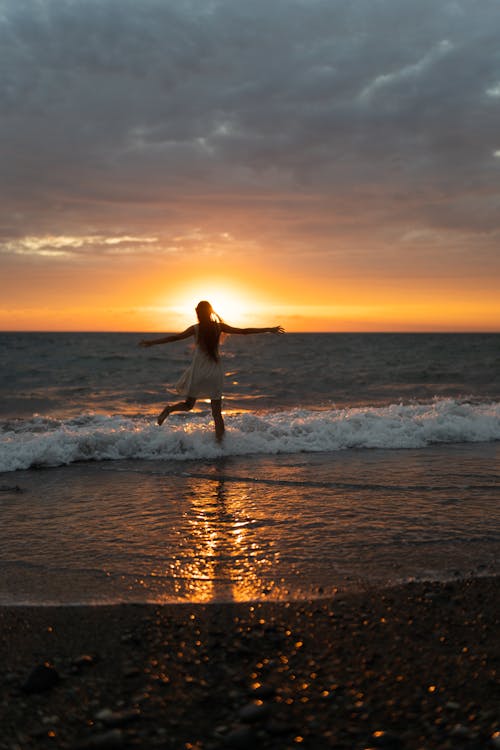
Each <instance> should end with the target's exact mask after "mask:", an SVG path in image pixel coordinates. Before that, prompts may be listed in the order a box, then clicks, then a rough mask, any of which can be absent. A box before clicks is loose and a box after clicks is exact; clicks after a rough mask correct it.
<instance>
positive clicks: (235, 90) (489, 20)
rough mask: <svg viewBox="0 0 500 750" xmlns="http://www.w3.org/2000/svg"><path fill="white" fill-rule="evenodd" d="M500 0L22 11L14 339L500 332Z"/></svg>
mask: <svg viewBox="0 0 500 750" xmlns="http://www.w3.org/2000/svg"><path fill="white" fill-rule="evenodd" d="M499 19H500V2H499V0H479V2H478V0H454V1H451V0H450V1H447V0H442V1H441V0H418V1H417V0H251V1H250V0H0V58H1V66H0V86H1V99H0V101H1V107H0V123H1V141H0V143H1V146H0V148H1V155H2V158H1V178H0V180H1V182H0V185H1V188H0V189H1V204H0V205H1V208H0V211H1V218H0V271H1V275H0V285H1V297H0V329H3V330H134V331H139V330H141V331H149V330H150V331H161V330H167V331H170V330H177V329H179V328H180V327H185V326H186V325H188V324H189V323H191V322H192V320H193V315H194V313H193V311H192V308H193V307H194V305H195V304H196V302H197V301H198V300H199V299H200V298H206V299H209V300H210V301H211V302H212V303H213V305H214V307H215V308H216V309H218V310H219V312H220V314H221V315H222V316H223V317H224V318H225V319H227V320H228V322H230V323H233V324H236V325H245V324H246V325H249V324H255V325H266V324H267V325H274V324H277V323H280V324H282V325H284V326H285V327H286V328H287V330H290V331H300V330H303V331H337V330H339V331H345V330H350V331H406V330H417V331H428V330H439V331H449V330H450V331H469V330H477V331H499V330H500V293H499V292H500V284H499V278H500V274H499V271H500V44H499V37H498V28H499Z"/></svg>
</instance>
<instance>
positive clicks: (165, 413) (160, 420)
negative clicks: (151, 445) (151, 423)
mask: <svg viewBox="0 0 500 750" xmlns="http://www.w3.org/2000/svg"><path fill="white" fill-rule="evenodd" d="M169 414H170V406H166V407H165V408H164V409H163V411H162V413H161V414H160V416H159V417H158V419H157V420H156V422H157V424H158V425H159V426H160V427H161V425H162V424H163V422H164V421H165V420H166V418H167V417H168V415H169Z"/></svg>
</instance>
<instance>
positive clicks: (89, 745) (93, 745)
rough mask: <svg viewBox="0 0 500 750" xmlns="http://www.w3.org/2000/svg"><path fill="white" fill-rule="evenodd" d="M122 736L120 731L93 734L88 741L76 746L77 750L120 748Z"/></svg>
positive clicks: (122, 740)
mask: <svg viewBox="0 0 500 750" xmlns="http://www.w3.org/2000/svg"><path fill="white" fill-rule="evenodd" d="M123 742H124V734H123V732H122V730H121V729H111V730H110V731H109V732H102V733H101V734H95V735H94V736H93V737H90V739H88V740H86V741H85V742H82V743H81V744H80V745H78V748H79V750H100V749H101V748H102V750H107V748H118V747H122V746H123Z"/></svg>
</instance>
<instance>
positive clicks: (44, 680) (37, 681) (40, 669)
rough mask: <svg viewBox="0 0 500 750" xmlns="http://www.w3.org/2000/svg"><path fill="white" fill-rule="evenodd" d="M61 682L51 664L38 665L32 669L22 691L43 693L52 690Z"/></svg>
mask: <svg viewBox="0 0 500 750" xmlns="http://www.w3.org/2000/svg"><path fill="white" fill-rule="evenodd" d="M60 680H61V678H60V676H59V673H58V672H57V670H56V669H55V667H53V666H51V665H50V664H38V665H37V666H36V667H34V668H33V669H32V671H31V672H30V674H29V675H28V679H27V680H26V682H25V683H24V685H22V687H21V689H22V690H23V692H25V693H43V692H44V691H45V690H51V689H52V688H53V687H54V686H55V685H57V684H58V682H60Z"/></svg>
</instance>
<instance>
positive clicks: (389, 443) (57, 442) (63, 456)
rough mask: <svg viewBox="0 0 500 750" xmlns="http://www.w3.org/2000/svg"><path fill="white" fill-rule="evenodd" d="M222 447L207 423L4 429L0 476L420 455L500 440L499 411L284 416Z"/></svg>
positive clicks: (234, 432) (96, 421)
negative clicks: (140, 465)
mask: <svg viewBox="0 0 500 750" xmlns="http://www.w3.org/2000/svg"><path fill="white" fill-rule="evenodd" d="M226 427H227V433H226V437H225V440H224V443H223V446H219V445H218V444H217V443H216V442H215V440H214V437H213V428H212V425H211V422H210V418H209V416H208V415H206V416H204V415H202V416H201V417H200V415H196V414H192V415H189V416H188V418H187V419H185V418H184V415H182V416H180V415H174V416H172V417H170V418H169V420H168V421H167V422H166V423H165V424H164V426H163V427H161V428H159V427H157V426H156V424H155V423H154V420H153V419H144V418H141V419H134V418H125V417H123V416H106V415H102V414H87V415H82V417H80V418H78V419H72V420H62V421H58V420H55V419H50V420H48V419H47V420H46V419H43V418H41V417H34V418H33V419H31V420H26V421H23V422H16V423H11V424H10V425H4V428H3V433H2V435H1V439H0V471H15V470H18V469H28V468H30V467H33V466H62V465H66V464H71V463H73V462H75V461H89V460H92V461H103V460H118V459H163V460H165V459H184V460H186V459H188V460H189V459H198V458H213V457H216V456H220V455H246V454H259V453H260V454H263V453H265V454H269V453H271V454H272V453H302V452H316V451H337V450H343V449H348V448H386V449H399V448H422V447H425V446H428V445H432V444H435V443H469V442H489V441H495V440H500V403H483V404H472V403H461V402H458V401H455V400H453V399H444V400H435V401H433V402H432V403H430V404H411V405H402V404H401V405H392V406H385V407H378V408H375V407H372V408H368V407H367V408H351V409H328V410H321V411H314V410H305V409H304V410H299V409H295V410H289V411H281V412H269V413H259V414H239V415H238V414H236V415H229V416H227V417H226Z"/></svg>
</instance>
